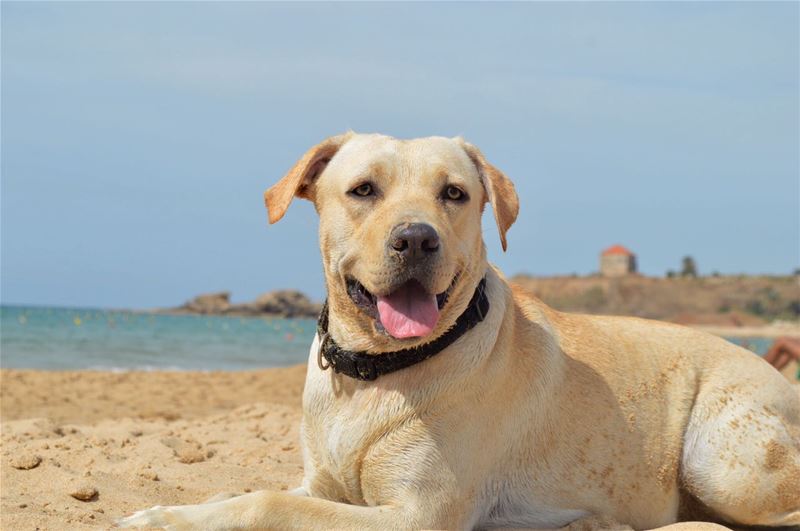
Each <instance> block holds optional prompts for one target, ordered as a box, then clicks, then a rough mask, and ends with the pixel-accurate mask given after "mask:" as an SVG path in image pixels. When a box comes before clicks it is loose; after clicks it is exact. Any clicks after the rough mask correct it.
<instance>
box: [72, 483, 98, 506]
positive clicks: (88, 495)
mask: <svg viewBox="0 0 800 531" xmlns="http://www.w3.org/2000/svg"><path fill="white" fill-rule="evenodd" d="M69 495H70V496H72V497H73V498H75V499H76V500H80V501H85V502H88V501H91V500H93V499H94V498H95V497H96V496H97V489H96V488H94V487H92V486H91V485H81V486H79V487H78V488H77V489H75V490H73V491H72V492H70V493H69Z"/></svg>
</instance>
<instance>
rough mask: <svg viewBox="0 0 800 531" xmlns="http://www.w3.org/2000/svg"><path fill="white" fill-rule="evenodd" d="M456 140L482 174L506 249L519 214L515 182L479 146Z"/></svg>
mask: <svg viewBox="0 0 800 531" xmlns="http://www.w3.org/2000/svg"><path fill="white" fill-rule="evenodd" d="M456 140H457V141H458V142H459V143H460V144H461V146H462V147H463V148H464V151H466V152H467V155H469V158H470V159H472V162H473V164H475V167H476V168H478V174H480V176H481V181H483V188H484V189H485V190H486V199H487V200H488V201H489V202H490V203H491V204H492V210H493V211H494V219H495V221H496V222H497V228H498V230H499V231H500V243H501V244H502V245H503V251H505V250H506V247H507V246H508V245H507V243H506V232H508V229H509V228H510V227H511V225H513V224H514V221H515V220H516V219H517V214H519V197H517V191H516V190H515V189H514V183H512V182H511V179H509V178H508V177H506V174H505V173H503V172H501V171H500V170H498V169H497V168H495V167H494V166H492V165H491V164H489V163H488V162H487V161H486V158H485V157H484V156H483V153H481V151H480V150H479V149H478V148H476V147H475V146H473V145H472V144H470V143H468V142H466V141H464V139H462V138H457V139H456Z"/></svg>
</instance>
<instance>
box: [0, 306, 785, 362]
mask: <svg viewBox="0 0 800 531" xmlns="http://www.w3.org/2000/svg"><path fill="white" fill-rule="evenodd" d="M315 330H316V322H315V321H314V320H313V319H280V318H266V317H225V316H207V315H167V314H155V313H145V312H131V311H119V310H97V309H80V308H47V307H35V306H0V367H3V368H29V369H52V370H74V369H95V370H245V369H258V368H263V367H279V366H286V365H292V364H296V363H304V362H306V361H307V359H308V351H309V347H310V345H311V341H312V339H313V338H314V332H315ZM729 340H730V341H732V342H734V343H736V344H738V345H741V346H744V347H745V348H749V349H750V350H753V351H754V352H756V353H758V354H760V355H763V354H764V353H765V352H766V350H767V349H768V348H769V345H770V343H771V342H770V340H767V339H761V338H732V339H729Z"/></svg>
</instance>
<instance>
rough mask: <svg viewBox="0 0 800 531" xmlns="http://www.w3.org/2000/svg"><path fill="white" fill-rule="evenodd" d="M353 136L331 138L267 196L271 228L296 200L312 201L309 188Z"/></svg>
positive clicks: (266, 194) (293, 169)
mask: <svg viewBox="0 0 800 531" xmlns="http://www.w3.org/2000/svg"><path fill="white" fill-rule="evenodd" d="M352 135H353V133H352V132H347V133H344V134H341V135H336V136H332V137H330V138H327V139H325V140H323V141H322V142H320V143H319V144H317V145H316V146H314V147H313V148H311V149H309V150H308V151H306V154H305V155H303V157H302V158H301V159H300V160H298V161H297V162H296V163H295V165H294V166H292V168H291V169H290V170H289V172H288V173H287V174H286V175H284V177H283V179H281V180H280V181H278V182H277V183H276V184H275V185H274V186H273V187H272V188H270V189H269V190H267V191H266V192H264V204H265V205H266V206H267V211H268V212H269V222H270V224H272V223H276V222H278V221H279V220H280V219H281V218H282V217H283V215H284V214H286V210H287V209H288V208H289V203H291V202H292V199H293V198H294V197H295V196H297V197H304V198H306V199H310V196H309V186H310V185H311V184H312V183H313V182H314V179H316V178H317V177H319V175H320V173H322V171H323V170H324V169H325V166H327V165H328V162H330V160H331V159H332V158H333V156H334V155H336V152H337V151H339V148H341V147H342V146H343V145H344V144H345V142H347V141H348V140H349V139H350V137H351V136H352Z"/></svg>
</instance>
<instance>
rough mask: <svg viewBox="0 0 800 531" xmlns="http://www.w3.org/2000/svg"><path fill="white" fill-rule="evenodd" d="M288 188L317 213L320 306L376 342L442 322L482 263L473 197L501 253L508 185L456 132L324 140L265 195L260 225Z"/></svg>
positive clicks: (514, 206) (403, 338)
mask: <svg viewBox="0 0 800 531" xmlns="http://www.w3.org/2000/svg"><path fill="white" fill-rule="evenodd" d="M295 196H298V197H304V198H306V199H309V200H311V201H312V202H313V203H314V205H315V207H316V209H317V212H318V213H319V216H320V248H321V251H322V258H323V262H324V269H325V277H326V282H327V287H328V296H329V304H330V306H331V309H332V311H335V312H336V316H337V318H339V319H343V320H345V321H347V323H348V329H349V330H357V331H358V333H359V334H364V335H366V338H365V339H367V341H368V344H369V345H370V346H372V347H375V348H378V349H390V348H393V347H394V348H396V347H397V342H398V341H400V342H402V343H403V346H404V347H405V346H412V345H413V344H414V343H421V342H427V341H429V340H430V339H431V337H436V335H438V334H440V333H442V332H443V331H444V330H446V329H447V328H449V327H450V326H452V324H453V322H454V321H455V319H456V318H457V317H458V315H459V313H460V312H461V311H463V309H464V308H465V306H466V304H467V302H468V301H469V299H470V298H471V296H472V291H473V290H474V289H475V286H476V285H477V283H478V281H479V280H480V278H481V277H482V276H483V275H484V273H485V270H486V254H485V249H484V246H483V238H482V235H481V213H482V212H483V208H484V205H485V204H486V203H487V202H490V203H491V204H492V209H493V210H494V214H495V219H496V221H497V225H498V227H499V230H500V240H501V242H502V245H503V249H504V250H505V248H506V231H507V230H508V229H509V227H510V226H511V224H512V223H513V222H514V220H515V219H516V216H517V212H518V210H519V202H518V199H517V195H516V192H515V191H514V185H513V184H512V183H511V181H510V180H509V179H508V178H507V177H506V176H505V175H504V174H503V173H502V172H500V171H499V170H498V169H497V168H495V167H494V166H492V165H491V164H489V163H488V162H487V161H486V160H485V159H484V157H483V155H482V154H481V152H480V151H478V149H477V148H475V147H474V146H472V145H470V144H468V143H466V142H465V141H464V140H462V139H460V138H454V139H449V138H443V137H430V138H421V139H414V140H397V139H394V138H391V137H387V136H383V135H359V134H354V133H346V134H343V135H339V136H335V137H331V138H328V139H327V140H325V141H323V142H322V143H320V144H318V145H316V146H314V147H313V148H311V149H310V150H309V151H308V152H307V153H306V154H305V155H304V156H303V157H302V158H301V159H300V160H299V161H298V162H297V163H296V164H295V165H294V166H293V167H292V168H291V169H290V170H289V172H288V173H287V174H286V176H285V177H284V178H283V179H281V181H280V182H278V183H277V184H276V185H275V186H273V187H272V188H270V189H269V190H268V191H267V192H266V193H265V195H264V198H265V201H266V205H267V208H268V210H269V221H270V223H275V222H277V221H278V220H280V219H281V218H282V217H283V215H284V213H285V212H286V209H287V208H288V207H289V203H290V202H291V200H292V198H293V197H295ZM456 311H457V312H458V313H455V312H456ZM429 336H431V337H429Z"/></svg>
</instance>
